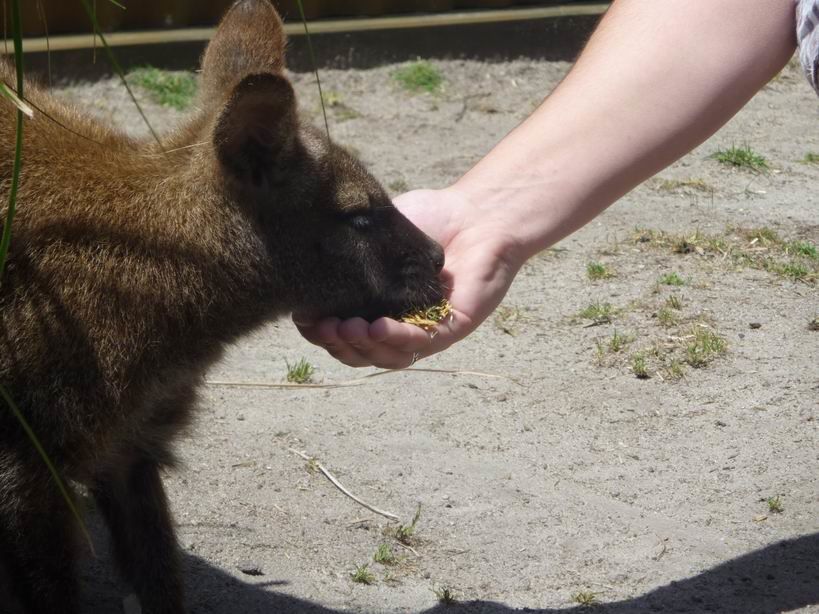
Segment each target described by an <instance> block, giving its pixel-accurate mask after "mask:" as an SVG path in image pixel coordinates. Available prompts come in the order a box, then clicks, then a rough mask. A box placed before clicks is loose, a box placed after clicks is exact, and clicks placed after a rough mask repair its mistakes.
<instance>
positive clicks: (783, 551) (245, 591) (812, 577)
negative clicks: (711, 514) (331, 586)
mask: <svg viewBox="0 0 819 614" xmlns="http://www.w3.org/2000/svg"><path fill="white" fill-rule="evenodd" d="M185 568H186V578H187V580H188V593H189V595H190V600H191V603H192V608H193V611H194V612H201V613H208V614H269V613H271V612H276V613H277V614H307V613H314V614H342V612H341V611H339V610H335V609H331V608H327V607H324V606H322V605H321V604H318V603H314V602H310V601H306V600H302V599H298V598H296V597H292V596H290V595H286V594H283V593H280V592H276V587H277V586H282V585H284V584H286V582H282V581H281V580H279V579H277V578H265V577H261V578H258V579H257V580H253V581H252V582H243V581H241V580H240V579H237V578H236V577H234V576H232V575H229V574H228V573H226V572H225V571H223V570H221V569H218V568H217V567H214V566H213V565H212V564H210V563H208V562H207V561H205V560H203V559H201V558H199V557H196V556H193V555H188V556H187V557H186V560H185ZM90 577H91V578H92V579H93V582H92V584H91V586H90V587H89V588H90V589H91V595H89V596H93V597H94V602H93V605H89V607H88V609H87V610H86V611H85V612H86V614H108V613H109V612H111V613H114V612H118V611H120V607H121V600H122V590H119V588H118V586H116V584H115V583H114V582H113V580H111V579H110V578H109V579H105V578H104V576H103V575H102V574H100V573H93V574H90ZM430 598H431V599H432V598H433V596H432V592H430ZM89 603H90V602H89ZM98 604H104V605H103V606H102V607H100V608H99V609H97V608H96V607H95V606H96V605H98ZM816 605H819V533H813V534H810V535H805V536H802V537H798V538H795V539H789V540H785V541H781V542H778V543H774V544H771V545H770V546H766V547H765V548H762V549H759V550H755V551H753V552H750V553H748V554H745V555H743V556H740V557H738V558H735V559H732V560H730V561H727V562H725V563H722V564H720V565H717V566H716V567H713V568H711V569H708V570H706V571H703V572H701V573H699V574H697V575H695V576H692V577H690V578H685V579H682V580H679V581H674V582H671V583H670V584H667V585H665V586H661V587H659V588H656V589H653V590H651V591H648V592H646V593H644V594H642V595H638V596H635V597H633V598H630V599H625V600H622V601H615V602H610V603H601V604H600V605H599V606H597V607H595V608H594V609H593V611H595V612H600V613H604V614H655V613H656V612H679V613H686V614H697V613H701V612H719V613H720V614H776V613H778V612H785V611H792V610H796V609H799V608H806V607H810V606H816ZM379 611H381V612H385V611H387V610H386V609H379ZM588 611H590V610H589V608H587V607H582V606H569V607H566V608H544V609H538V608H520V609H519V608H513V607H510V606H506V605H504V604H501V603H494V602H488V601H464V602H460V603H457V604H453V605H450V606H444V605H438V606H435V607H432V608H429V609H424V610H421V609H419V610H418V614H443V613H444V612H469V613H470V614H511V613H512V612H531V613H532V614H570V613H578V614H579V613H580V612H588ZM0 613H2V608H0ZM3 614H5V613H3Z"/></svg>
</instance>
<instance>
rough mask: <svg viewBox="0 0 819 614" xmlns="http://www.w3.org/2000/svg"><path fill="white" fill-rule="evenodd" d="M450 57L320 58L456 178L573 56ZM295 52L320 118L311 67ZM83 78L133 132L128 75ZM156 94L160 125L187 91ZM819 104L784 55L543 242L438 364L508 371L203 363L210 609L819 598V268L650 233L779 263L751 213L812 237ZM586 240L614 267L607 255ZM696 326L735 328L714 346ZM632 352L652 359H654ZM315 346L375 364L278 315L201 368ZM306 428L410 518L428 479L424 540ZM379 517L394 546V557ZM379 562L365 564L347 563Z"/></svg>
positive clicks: (398, 160)
mask: <svg viewBox="0 0 819 614" xmlns="http://www.w3.org/2000/svg"><path fill="white" fill-rule="evenodd" d="M433 64H434V65H435V66H436V67H437V68H438V69H439V70H440V72H441V74H442V75H443V77H444V82H443V85H442V87H441V89H440V91H439V93H437V94H427V93H422V94H410V93H407V92H405V91H403V90H402V89H401V88H400V87H399V86H398V85H397V84H396V82H395V80H394V79H393V78H392V74H393V72H394V71H395V70H396V67H384V68H379V69H375V70H371V71H351V72H342V71H326V72H325V73H324V74H323V75H322V76H323V80H324V85H325V90H326V91H327V92H330V93H331V94H332V96H333V104H332V105H331V106H330V108H329V109H328V111H329V118H330V124H331V130H332V133H333V137H334V138H335V139H336V140H338V141H340V142H342V143H346V144H347V145H349V146H350V147H351V148H352V149H353V150H355V151H356V152H358V153H359V154H360V155H361V156H362V157H363V158H364V159H365V160H366V161H367V162H368V164H369V165H370V167H371V168H372V169H373V170H374V172H375V173H376V174H377V175H378V176H379V177H380V178H381V179H382V180H383V182H384V184H385V185H387V186H390V188H391V190H392V191H394V192H399V191H402V190H405V189H407V188H414V187H437V186H444V185H446V184H447V183H448V182H450V181H452V180H453V179H455V178H456V177H458V176H459V174H461V173H462V172H463V171H465V170H466V169H467V168H468V167H469V166H470V165H471V164H472V163H473V162H475V161H476V160H477V159H479V158H480V156H481V155H482V154H484V153H485V152H486V151H487V150H488V149H489V148H490V147H491V146H492V145H493V144H494V143H495V142H496V141H497V140H499V139H500V138H501V137H502V136H503V135H504V134H506V133H507V132H508V131H509V130H510V129H511V128H512V127H514V126H515V125H516V123H517V122H518V121H520V120H521V119H523V118H524V117H525V116H526V115H527V114H528V113H529V112H530V111H531V110H532V109H533V108H534V107H535V106H536V105H537V104H538V103H539V102H540V100H541V99H542V98H543V96H544V95H545V94H546V93H547V92H548V91H549V90H550V89H551V88H552V87H554V85H556V83H557V82H558V80H559V79H560V78H561V77H562V75H563V74H564V73H565V71H566V70H567V68H568V65H566V64H562V63H548V62H532V61H517V62H509V63H502V64H483V63H477V62H468V61H452V62H435V63H433ZM294 79H295V80H296V83H297V89H298V91H299V94H300V96H301V104H302V106H303V107H304V109H305V111H306V112H307V113H308V114H310V115H312V116H313V118H314V119H315V120H316V121H317V122H318V121H319V119H318V118H319V105H318V99H317V94H316V91H315V88H314V86H313V83H312V76H311V75H308V74H298V75H294ZM66 95H69V96H72V97H74V98H77V99H79V100H81V101H83V104H84V105H85V106H86V107H88V108H92V109H94V110H95V111H96V112H98V113H100V114H101V115H104V116H108V117H111V118H112V119H113V120H114V121H115V122H116V123H118V124H119V125H122V126H125V127H126V128H127V129H129V130H131V131H133V132H140V131H142V128H141V126H140V124H139V119H138V117H137V116H136V114H135V113H134V112H133V109H132V108H131V106H130V105H129V104H128V102H127V99H126V96H125V95H124V93H123V92H122V91H121V88H120V87H119V86H118V85H115V84H113V83H112V82H105V83H101V84H97V85H92V86H83V87H76V88H69V89H68V90H66ZM146 102H147V101H146ZM147 104H148V112H149V115H150V116H151V117H152V118H153V119H154V120H155V122H156V123H157V124H158V125H159V126H160V127H161V128H162V129H167V128H168V127H170V126H172V125H173V123H174V122H176V121H178V120H179V118H180V117H181V115H180V114H178V113H177V112H175V111H168V110H165V109H163V108H161V107H159V106H156V105H155V104H153V103H150V102H148V103H147ZM817 104H819V103H818V102H817V100H816V97H815V95H814V94H813V93H812V92H811V91H810V89H809V87H808V86H807V85H805V84H804V83H802V80H801V79H800V78H799V75H798V74H797V71H796V70H795V69H794V68H793V67H791V68H789V69H787V70H786V71H785V72H784V73H783V75H782V76H780V77H779V78H777V79H775V80H774V81H773V82H772V83H771V84H770V85H769V86H768V87H767V88H765V89H764V90H763V91H762V92H761V93H760V94H759V95H758V96H757V97H756V98H755V99H754V100H753V101H752V102H751V103H750V104H749V105H748V106H747V107H746V109H745V110H743V111H742V112H741V113H740V114H739V115H738V116H737V117H736V118H735V119H734V120H733V121H732V122H730V123H729V124H728V125H727V126H726V127H725V128H724V129H723V130H721V131H720V132H719V134H717V135H716V136H715V137H714V138H713V139H711V140H710V141H708V142H707V143H706V144H704V145H703V146H702V147H700V148H698V149H697V150H696V151H694V152H693V153H691V154H690V155H688V156H686V157H685V158H684V159H683V160H681V161H680V162H679V163H677V164H675V165H674V166H672V167H671V168H669V169H667V170H666V171H664V172H663V173H662V174H661V175H660V177H659V178H657V179H656V180H654V181H651V182H648V183H647V184H645V185H644V186H642V187H640V188H639V189H637V190H635V191H634V192H633V193H632V194H630V195H629V196H628V197H626V198H624V199H623V200H622V201H621V202H620V203H618V204H617V205H615V206H614V207H612V208H611V209H610V210H609V211H608V212H607V213H605V214H604V215H603V216H601V217H600V218H598V219H597V220H596V221H594V222H593V223H592V224H590V225H589V226H587V227H586V228H585V229H583V230H582V231H580V232H578V233H577V234H575V235H574V236H572V237H571V238H569V239H568V240H566V241H564V242H563V243H562V244H560V245H559V246H557V249H555V250H550V251H548V252H545V253H544V254H542V255H540V256H538V257H536V258H534V259H533V260H532V261H531V262H530V263H528V264H527V266H526V267H525V268H524V270H523V271H522V272H521V274H520V276H519V277H518V279H517V280H516V282H515V284H514V286H513V287H512V290H511V291H510V293H509V296H508V297H507V299H506V301H505V303H504V306H503V309H502V310H501V311H499V313H498V315H497V317H495V318H491V319H490V320H488V321H487V322H486V324H485V325H484V326H483V327H482V328H481V329H480V330H479V331H478V332H477V333H476V334H474V335H473V336H472V337H471V338H470V339H469V340H467V341H465V342H464V343H461V344H460V345H458V346H456V347H455V348H453V349H452V350H450V351H448V352H446V353H445V354H443V355H440V356H438V357H435V358H432V359H429V360H426V361H424V362H423V363H421V365H419V366H421V367H424V368H431V369H441V370H447V371H453V370H454V371H471V372H481V373H486V374H491V375H494V376H495V377H490V376H485V375H474V374H472V375H467V374H453V373H427V372H404V373H398V374H392V375H386V376H382V377H378V378H373V379H370V380H366V381H365V382H363V383H360V385H357V386H351V387H344V388H334V389H317V388H310V389H271V388H261V387H260V388H242V387H236V386H231V385H209V386H208V387H207V388H206V389H205V391H204V402H203V408H202V411H201V414H200V421H199V425H198V428H197V430H196V433H195V435H194V436H192V438H191V439H190V440H189V441H185V442H183V443H182V445H181V453H182V457H183V459H184V461H185V465H186V467H185V468H184V470H182V471H180V472H179V473H174V474H172V475H170V476H168V479H167V485H168V490H169V492H170V496H171V498H172V500H173V505H174V510H175V514H176V518H177V521H178V524H179V536H180V540H181V544H182V547H183V549H184V551H185V553H186V556H187V564H188V570H189V573H188V581H189V585H190V586H189V593H190V602H191V605H192V611H194V612H220V613H233V612H242V613H243V614H252V613H254V612H259V613H261V612H271V611H277V612H324V613H329V612H341V611H343V612H422V611H438V610H437V608H444V607H445V605H444V604H439V599H443V597H442V596H446V595H450V596H453V595H454V597H455V598H456V599H458V600H460V601H461V602H462V603H463V605H461V606H458V605H453V606H452V607H453V608H455V611H468V612H491V613H502V612H511V611H513V610H515V609H518V608H529V609H528V610H526V611H540V612H551V611H569V610H573V609H575V608H580V607H582V605H583V604H584V603H586V604H588V603H590V601H589V600H592V601H594V602H598V603H600V604H603V605H602V606H601V607H600V611H605V612H623V613H626V612H629V613H635V612H636V613H639V612H655V611H674V612H701V611H719V612H743V613H752V612H765V613H767V612H774V611H782V610H799V611H805V612H819V605H817V604H819V498H817V492H819V477H817V476H819V453H817V450H819V445H817V444H819V432H818V431H817V419H818V418H819V415H817V414H819V411H818V410H819V407H818V406H817V399H819V366H818V365H819V332H815V330H811V325H810V323H811V321H812V320H814V318H816V316H817V310H819V290H817V283H816V281H815V278H811V277H810V275H808V276H794V275H788V274H780V271H777V270H775V269H774V268H766V267H763V266H749V265H748V264H747V263H745V262H742V261H739V260H737V259H735V258H734V257H733V256H723V255H722V254H721V253H720V252H719V251H714V250H711V249H710V248H708V249H705V248H703V250H702V253H701V252H700V251H698V250H697V246H696V243H695V242H693V241H692V242H691V244H692V247H691V249H673V242H672V243H671V244H669V245H672V248H669V246H668V245H664V244H654V243H652V242H651V241H640V240H639V237H638V238H637V239H635V229H636V228H640V229H642V231H650V232H652V233H661V232H664V233H668V235H669V236H671V235H673V236H677V237H694V236H695V235H697V236H706V235H707V236H708V237H713V238H715V239H719V240H723V241H726V242H732V241H733V242H734V243H735V244H736V245H738V246H739V248H738V249H747V250H755V249H758V248H766V249H771V253H770V255H771V257H774V258H776V259H778V260H777V261H778V262H781V263H783V265H782V266H785V264H787V263H788V262H791V260H792V259H793V258H792V256H793V255H792V254H789V253H787V252H785V251H783V250H780V249H779V248H778V247H777V248H776V249H774V247H773V246H766V245H764V244H762V243H760V242H759V241H757V242H754V243H752V241H753V239H752V238H749V237H750V235H747V234H738V230H737V229H744V230H747V231H753V230H758V229H762V228H767V229H771V230H773V231H775V232H776V234H777V236H778V237H780V238H781V241H782V244H783V245H786V244H791V243H793V242H803V243H806V244H812V245H814V246H815V245H817V244H819V225H818V223H817V220H818V219H819V215H817V214H818V213H819V199H817V195H816V194H817V192H816V186H817V185H819V165H816V164H811V163H804V162H802V160H803V159H804V158H805V156H806V154H808V153H815V152H819V131H817V128H816V121H815V119H816V109H817ZM732 146H741V147H745V146H748V147H750V148H752V149H753V150H754V151H755V152H757V153H759V154H760V155H762V156H764V158H765V159H766V161H767V163H768V165H769V170H767V171H765V172H750V171H747V170H743V169H737V168H732V167H728V166H726V165H723V164H720V163H719V162H717V161H716V160H714V159H713V158H712V157H711V154H713V153H714V152H715V151H717V150H718V149H727V148H730V147H732ZM656 236H660V235H656ZM777 250H778V251H777ZM794 261H795V260H794ZM798 261H799V262H800V263H803V264H804V266H806V267H812V266H814V264H813V261H812V260H811V258H810V256H808V255H805V254H802V255H801V256H799V260H798ZM590 262H600V263H602V264H604V265H605V266H606V267H610V269H611V270H613V271H615V273H616V274H615V275H613V276H611V277H607V278H604V279H600V280H597V281H592V280H590V279H589V277H588V275H587V266H588V264H589V263H590ZM671 274H674V276H676V277H677V278H678V280H680V281H681V283H679V284H678V283H676V281H673V282H672V281H671V280H673V279H674V278H673V277H670V276H671ZM663 280H665V281H663ZM666 282H670V283H666ZM672 297H675V298H672ZM677 301H678V302H679V307H677V306H675V305H676V304H677ZM594 304H597V305H604V304H609V305H610V306H611V308H612V310H611V311H610V313H609V315H610V316H611V317H607V318H602V319H600V321H597V320H598V319H599V318H587V317H583V316H582V315H578V314H581V312H584V310H586V309H587V308H588V307H589V306H590V305H594ZM663 310H665V311H663ZM589 313H590V312H589ZM698 328H699V329H701V330H708V331H710V332H712V333H713V334H715V335H717V336H718V337H719V338H720V339H721V340H722V342H723V345H722V349H721V351H718V352H712V353H710V354H709V355H708V360H707V361H704V362H703V363H702V364H696V365H695V364H691V363H690V362H688V361H687V358H688V352H689V349H688V347H689V345H690V344H691V343H692V342H693V340H694V336H695V335H696V331H697V330H698ZM615 332H616V333H617V335H620V336H621V337H622V339H621V342H623V345H622V346H620V343H617V344H616V345H618V346H620V347H619V348H618V349H613V348H612V346H611V343H612V338H613V337H615ZM601 348H602V350H601ZM635 355H641V356H643V357H644V363H645V367H646V370H647V375H648V377H645V378H640V377H637V375H638V373H637V372H636V370H635V358H634V357H635ZM301 357H305V358H306V359H307V360H308V361H309V362H310V363H311V364H313V365H315V366H316V367H317V372H316V373H315V374H314V376H313V379H314V381H318V382H325V383H330V382H341V381H346V380H350V379H353V378H356V377H360V376H361V375H362V374H363V373H362V372H358V371H353V370H350V369H347V368H345V367H343V366H341V365H339V364H337V363H336V362H334V361H333V360H332V359H330V358H329V357H327V356H325V355H324V354H323V353H322V352H321V351H319V350H318V349H315V348H313V347H311V346H309V345H308V344H307V343H306V342H304V341H302V340H301V338H300V337H299V336H298V335H297V334H296V332H295V331H294V329H293V327H292V326H291V325H290V324H289V323H288V322H282V323H279V324H276V325H273V326H270V327H269V328H267V329H265V330H263V331H260V333H259V334H258V335H256V336H255V337H253V338H252V339H246V340H244V341H243V342H242V343H241V344H239V345H237V346H236V347H235V348H234V349H233V350H232V351H231V352H230V355H229V356H228V357H227V358H226V359H225V360H224V361H223V362H222V363H221V364H220V365H219V366H218V367H217V368H216V369H214V371H213V373H211V374H210V379H211V380H214V381H217V380H218V381H223V382H224V381H229V382H253V381H255V382H260V381H261V382H274V383H275V382H284V381H285V377H286V374H287V362H288V361H289V362H290V363H291V364H293V363H295V362H296V361H297V360H298V359H299V358H301ZM674 364H679V366H680V367H681V373H679V374H676V375H674V376H672V375H670V374H671V372H672V371H673V370H674V369H675V367H673V365H674ZM289 448H295V449H298V450H304V451H306V452H307V453H308V454H309V455H315V456H316V457H317V458H318V459H319V460H320V461H321V463H322V464H323V465H325V466H326V467H327V468H328V469H329V470H330V471H332V472H333V473H334V474H335V475H336V476H337V477H338V478H339V479H340V480H341V482H342V483H343V484H344V485H345V486H347V487H348V488H350V489H351V490H352V491H354V492H355V493H356V494H358V495H360V496H361V497H363V498H364V499H366V500H368V501H369V502H371V503H373V504H375V505H376V506H378V507H381V508H384V509H386V510H389V511H392V512H394V513H396V514H397V515H398V516H399V517H400V518H401V519H402V521H403V522H404V523H405V524H406V523H408V522H409V521H410V520H411V519H412V517H413V515H414V513H415V511H416V509H417V507H416V506H417V504H418V503H421V510H422V511H421V516H420V519H419V520H418V523H417V526H416V527H415V531H414V533H413V535H412V537H411V538H410V539H409V541H408V543H407V544H402V543H400V542H399V541H398V540H397V539H396V538H395V528H396V524H395V523H390V522H388V521H387V520H386V519H383V518H381V517H379V516H375V515H373V514H371V513H369V512H367V511H366V510H364V509H363V508H361V507H359V506H357V505H355V504H354V503H352V502H351V501H350V500H349V499H347V498H345V497H344V496H343V495H341V494H340V493H339V492H338V491H337V490H336V489H335V488H334V487H333V486H332V485H331V484H330V483H329V482H328V481H327V480H326V479H325V478H324V477H323V476H322V474H321V473H318V472H315V471H313V470H312V469H311V467H310V464H309V463H306V462H305V461H304V460H302V459H300V458H299V457H298V456H296V455H294V454H293V453H291V452H290V451H289ZM774 498H778V499H777V502H778V503H777V506H774V507H780V508H781V509H780V510H778V511H777V510H773V509H772V507H771V505H770V503H769V500H771V499H774ZM385 543H386V544H389V545H390V549H391V551H392V552H393V554H394V556H395V560H394V561H393V562H391V563H389V564H384V563H379V562H375V561H374V560H373V557H374V555H375V554H376V552H378V551H381V552H382V553H383V552H384V549H383V548H382V549H380V546H381V545H382V544H385ZM101 550H104V549H101ZM109 563H110V561H109V560H108V559H106V558H103V559H102V560H101V561H99V562H96V563H93V564H92V565H91V566H90V567H89V568H88V569H87V570H86V574H85V575H86V578H85V582H86V584H87V585H90V589H91V590H90V593H89V594H88V602H89V605H88V608H87V610H88V611H89V612H102V611H106V612H107V611H117V608H119V607H120V603H121V599H122V597H123V595H124V593H125V592H127V591H126V589H124V588H122V587H120V586H119V585H118V583H117V582H116V581H115V580H114V579H113V578H112V576H111V573H110V570H109V569H108V566H109ZM365 563H366V564H368V565H369V566H368V570H369V572H371V573H372V575H373V582H372V583H371V584H366V583H362V582H354V581H353V577H352V575H353V574H354V572H355V571H356V569H357V568H359V566H361V565H364V564H365ZM248 569H250V570H252V571H253V573H252V574H250V575H248V573H247V571H243V570H248ZM444 589H447V591H448V592H447V591H444ZM590 595H591V596H590ZM92 603H94V604H96V605H91V604H92Z"/></svg>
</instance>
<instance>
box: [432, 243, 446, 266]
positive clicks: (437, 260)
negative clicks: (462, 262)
mask: <svg viewBox="0 0 819 614" xmlns="http://www.w3.org/2000/svg"><path fill="white" fill-rule="evenodd" d="M430 256H431V259H432V266H433V267H435V272H436V273H440V272H441V271H442V270H443V268H444V260H445V256H444V248H442V247H441V246H440V245H438V244H437V243H434V242H433V243H432V251H431V252H430Z"/></svg>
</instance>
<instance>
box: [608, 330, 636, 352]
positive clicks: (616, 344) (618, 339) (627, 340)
mask: <svg viewBox="0 0 819 614" xmlns="http://www.w3.org/2000/svg"><path fill="white" fill-rule="evenodd" d="M632 341H634V336H633V335H622V334H620V333H618V332H617V331H616V330H615V331H614V334H612V336H611V339H609V343H608V348H609V352H612V353H614V354H616V353H618V352H622V351H623V350H624V349H626V347H628V346H629V344H631V342H632Z"/></svg>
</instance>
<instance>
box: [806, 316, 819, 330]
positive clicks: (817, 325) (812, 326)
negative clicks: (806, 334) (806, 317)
mask: <svg viewBox="0 0 819 614" xmlns="http://www.w3.org/2000/svg"><path fill="white" fill-rule="evenodd" d="M808 330H812V331H814V332H816V331H819V315H818V316H816V317H815V318H813V319H812V320H811V321H810V322H808Z"/></svg>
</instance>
